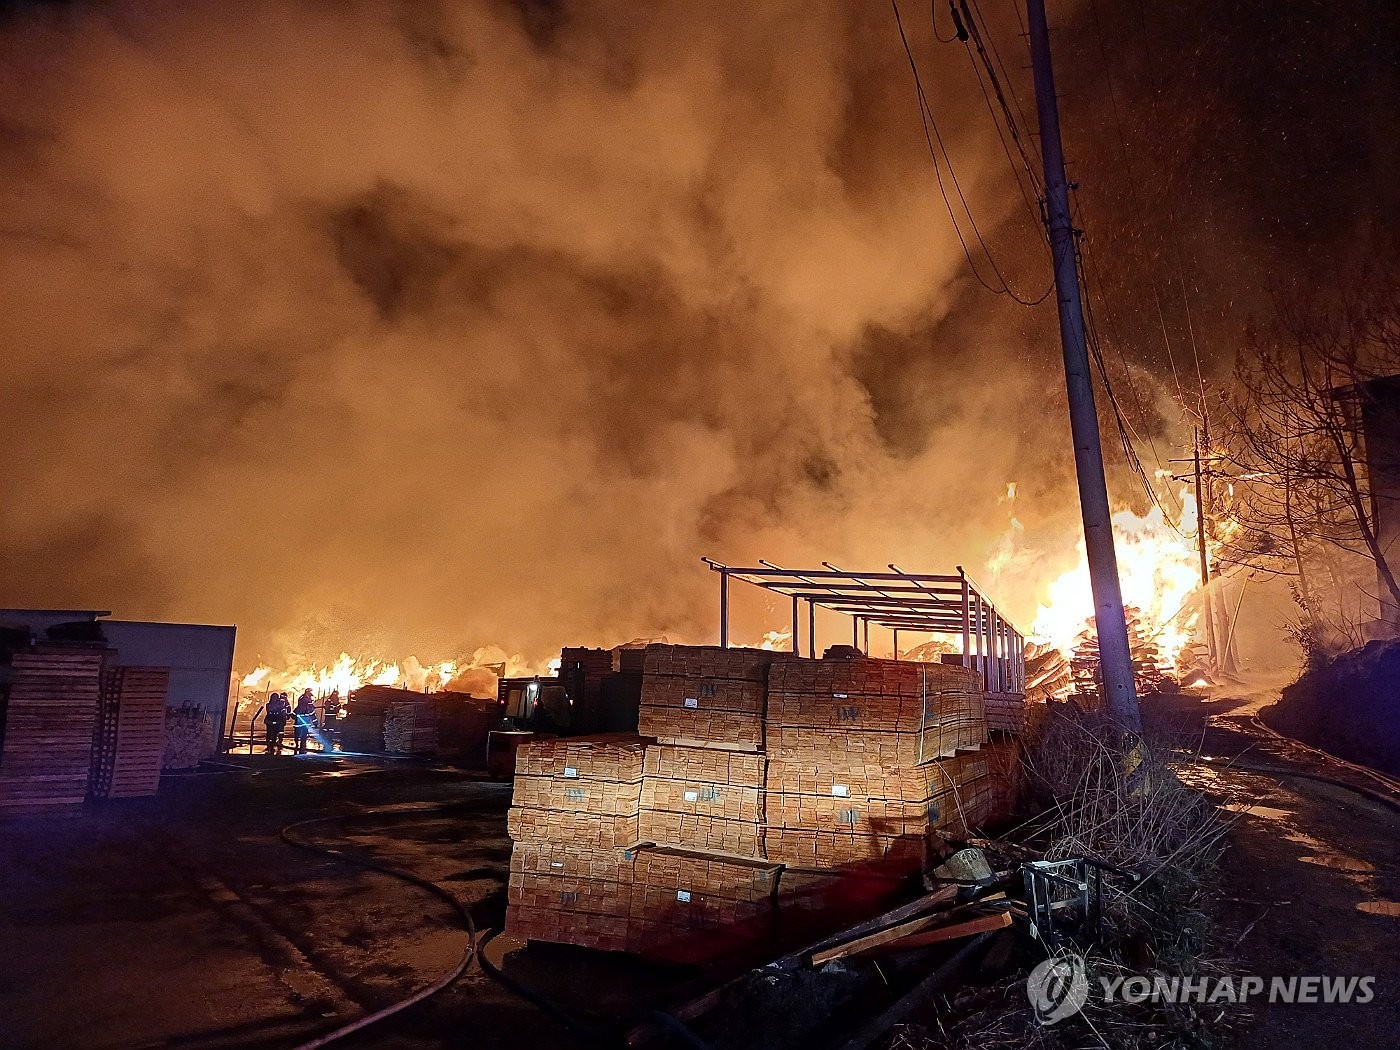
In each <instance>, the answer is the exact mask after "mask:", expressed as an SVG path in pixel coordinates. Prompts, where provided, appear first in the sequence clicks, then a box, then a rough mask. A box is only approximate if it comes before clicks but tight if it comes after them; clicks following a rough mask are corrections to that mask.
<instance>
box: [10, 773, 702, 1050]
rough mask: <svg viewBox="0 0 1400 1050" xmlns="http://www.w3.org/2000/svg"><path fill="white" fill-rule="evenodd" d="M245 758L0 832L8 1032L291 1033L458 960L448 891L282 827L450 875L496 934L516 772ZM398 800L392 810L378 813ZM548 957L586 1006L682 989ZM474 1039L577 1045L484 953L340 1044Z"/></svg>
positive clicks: (568, 993) (650, 971)
mask: <svg viewBox="0 0 1400 1050" xmlns="http://www.w3.org/2000/svg"><path fill="white" fill-rule="evenodd" d="M233 761H234V762H236V763H237V765H238V766H241V767H244V768H228V767H224V768H222V769H219V770H218V771H214V770H213V769H212V768H211V769H209V770H208V771H207V772H204V773H200V774H194V775H189V776H183V777H167V778H165V780H164V781H163V783H162V788H161V793H160V795H159V796H158V797H156V798H151V799H132V800H123V801H112V802H109V803H107V804H104V805H102V806H100V807H94V808H92V809H91V810H90V812H88V813H87V814H85V815H84V816H82V817H79V818H76V819H68V820H27V821H12V822H9V823H7V824H5V825H4V826H3V827H0V901H3V904H0V946H3V953H0V1047H4V1048H5V1050H20V1048H24V1050H31V1048H32V1050H87V1048H92V1050H109V1048H110V1050H118V1048H121V1050H128V1048H137V1047H157V1046H160V1047H180V1048H191V1050H204V1048H211V1050H212V1048H235V1047H260V1048H261V1047H268V1048H278V1047H290V1046H295V1045H298V1044H299V1043H301V1042H303V1041H305V1040H306V1039H308V1038H310V1037H312V1036H313V1035H316V1034H319V1033H320V1032H323V1031H326V1030H329V1029H330V1028H333V1027H336V1026H338V1024H341V1023H344V1022H347V1021H350V1020H353V1019H355V1018H357V1017H359V1016H361V1015H363V1014H365V1013H366V1012H369V1011H372V1010H376V1009H379V1008H381V1007H384V1006H386V1005H389V1004H391V1003H394V1002H397V1001H399V1000H401V999H402V998H404V997H406V996H407V995H409V994H411V993H412V992H414V991H417V990H418V989H420V988H422V987H424V986H426V985H428V984H430V983H431V982H432V981H434V980H436V979H437V978H438V977H439V976H441V975H442V974H443V973H445V972H447V971H449V970H450V969H451V968H452V967H453V966H454V965H455V964H456V963H457V962H458V961H459V960H460V958H461V957H462V953H463V950H464V948H465V947H466V944H467V936H466V934H465V933H463V932H462V931H461V929H460V923H459V921H458V920H457V918H456V917H455V916H454V915H453V913H452V911H451V909H449V908H448V907H447V906H446V905H445V904H444V903H442V902H441V901H439V900H437V899H436V898H434V897H433V896H431V895H430V894H428V893H426V892H425V891H423V890H421V889H418V888H416V887H413V886H411V885H407V884H405V883H403V882H401V881H398V880H396V879H393V878H390V877H388V876H386V875H382V874H379V873H376V872H366V871H364V870H363V869H360V868H357V867H356V866H354V865H351V864H348V863H345V862H343V861H338V860H334V859H330V858H326V857H323V856H319V855H316V854H313V853H309V852H306V851H303V850H300V849H295V848H293V847H291V846H289V845H287V844H286V843H285V842H283V841H282V840H281V839H280V838H279V835H278V832H279V831H280V829H282V828H283V827H284V826H286V825H288V824H291V823H293V822H296V821H302V820H308V819H311V818H321V817H332V818H335V819H331V820H327V821H324V822H322V823H318V824H315V825H311V826H308V827H306V828H304V829H302V833H303V834H304V835H305V836H306V837H309V838H312V839H315V840H318V841H322V842H324V843H325V844H327V845H331V846H333V847H336V848H342V849H345V848H348V849H351V850H355V851H361V852H366V853H369V854H372V855H374V856H376V857H379V858H380V859H383V860H386V861H388V862H390V863H393V864H396V865H400V866H402V867H405V868H407V869H409V870H412V871H414V872H416V873H418V874H420V875H423V876H426V877H427V878H429V879H432V880H434V881H439V882H441V883H442V884H444V885H445V886H447V887H450V888H451V889H452V891H453V892H454V893H455V894H456V895H457V896H458V898H459V899H460V900H461V901H462V902H463V903H464V904H465V905H467V907H468V908H469V909H470V911H471V913H472V916H473V919H474V920H475V922H476V924H477V925H478V927H479V928H480V930H481V931H482V933H483V934H485V933H486V932H487V931H490V930H493V929H499V928H500V925H501V919H502V917H503V915H504V911H505V888H506V876H507V866H508V863H509V859H510V842H509V840H508V839H507V837H506V832H505V813H506V809H507V806H508V805H509V799H510V788H509V785H504V784H495V783H490V782H486V781H482V780H480V779H478V778H477V777H476V775H474V774H468V773H464V772H462V771H458V770H455V769H452V768H450V767H446V766H433V765H428V764H422V763H411V762H393V761H373V760H370V761H365V760H348V759H335V758H319V757H310V758H301V759H298V758H293V757H290V756H285V757H276V758H263V757H261V756H259V757H253V758H249V757H247V756H239V757H238V758H237V759H235V760H233ZM386 805H387V806H399V807H400V810H399V811H397V812H392V813H368V812H366V811H368V810H370V809H373V808H378V807H383V806H386ZM442 806H445V807H446V808H441V807H442ZM544 956H545V960H544V961H545V964H546V967H545V971H544V972H542V973H539V974H536V975H533V976H534V979H537V980H541V981H549V982H550V983H551V986H552V987H553V988H554V990H555V994H557V995H559V996H560V997H561V999H563V1000H564V1001H565V1002H571V1003H572V1004H573V1005H575V1006H577V1008H578V1009H579V1010H580V1011H583V1010H585V1009H589V1008H591V1009H594V1010H603V1011H606V1010H607V1008H608V1007H609V1005H610V999H609V995H610V994H613V990H620V991H618V992H617V994H619V995H621V996H623V997H624V998H626V999H627V1005H628V1006H629V1007H630V1006H632V1005H634V1000H635V998H636V997H637V995H638V993H639V992H641V993H645V992H647V991H649V990H650V989H651V988H652V987H653V986H655V987H659V988H662V989H667V990H668V989H670V988H673V987H675V985H676V978H675V977H674V976H673V975H670V974H666V973H664V972H658V971H656V970H655V968H646V971H645V972H644V973H642V974H638V973H636V972H629V970H632V971H635V970H637V969H639V968H638V967H636V966H632V967H630V968H629V966H627V965H626V963H625V962H624V961H617V960H614V961H611V962H609V963H606V964H603V965H599V966H595V967H594V968H593V969H594V971H595V972H594V973H593V974H588V972H587V969H586V968H581V967H579V966H577V965H576V962H577V960H569V959H565V960H563V965H558V966H554V967H553V968H552V969H551V968H550V966H549V963H550V961H551V960H550V959H549V956H548V953H544ZM538 965H539V963H538V960H537V961H536V966H537V968H538ZM610 969H615V970H616V971H617V972H610ZM561 972H562V973H563V974H565V977H564V978H563V979H561V978H560V977H559V976H558V974H559V973H561ZM571 974H576V975H580V976H583V975H587V976H588V978H589V979H588V980H587V981H584V980H580V979H577V978H572V977H570V975H571ZM468 1036H469V1037H470V1039H469V1041H470V1044H471V1045H473V1046H478V1047H496V1046H500V1047H506V1046H510V1047H518V1046H520V1045H521V1041H522V1039H524V1040H526V1043H527V1045H531V1044H534V1043H536V1042H538V1043H540V1044H544V1043H548V1044H549V1045H553V1046H570V1045H575V1043H576V1040H574V1039H572V1038H571V1037H570V1036H569V1035H568V1033H567V1032H565V1031H564V1030H563V1029H561V1028H560V1026H559V1024H558V1023H556V1022H555V1021H554V1020H553V1019H552V1018H551V1017H549V1016H548V1015H547V1014H545V1013H543V1012H542V1011H540V1010H539V1009H537V1008H536V1007H534V1006H532V1005H531V1004H529V1003H527V1002H526V1001H524V1000H523V999H520V998H519V997H517V996H516V995H514V994H512V993H511V992H510V991H509V990H507V989H506V988H504V987H502V986H501V985H500V984H498V983H496V982H495V981H493V980H491V979H489V978H488V977H487V976H486V975H485V974H483V973H482V972H481V970H480V969H479V968H477V967H475V966H473V967H472V968H471V970H470V971H469V972H468V973H467V974H466V975H465V976H464V977H463V978H462V979H461V980H460V981H458V982H457V983H456V984H455V985H453V986H452V987H450V988H449V989H447V990H446V991H445V992H444V993H443V994H442V995H441V996H439V997H438V998H435V999H433V1000H431V1001H430V1002H428V1003H425V1004H423V1005H422V1006H421V1007H416V1008H414V1009H413V1010H410V1011H407V1012H406V1013H405V1014H403V1015H401V1016H400V1017H399V1018H396V1019H395V1021H394V1022H393V1023H392V1024H390V1025H387V1026H385V1027H384V1028H379V1029H370V1030H369V1031H368V1032H367V1033H366V1034H365V1035H364V1036H361V1037H356V1038H353V1039H351V1040H348V1041H347V1042H345V1043H343V1044H340V1045H344V1046H350V1047H371V1046H373V1047H426V1046H437V1045H441V1044H443V1043H455V1042H460V1041H465V1040H467V1037H468Z"/></svg>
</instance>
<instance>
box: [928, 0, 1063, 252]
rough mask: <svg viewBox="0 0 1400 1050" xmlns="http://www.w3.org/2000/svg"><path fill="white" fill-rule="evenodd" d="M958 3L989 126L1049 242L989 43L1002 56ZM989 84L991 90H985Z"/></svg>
mask: <svg viewBox="0 0 1400 1050" xmlns="http://www.w3.org/2000/svg"><path fill="white" fill-rule="evenodd" d="M957 2H958V3H960V4H961V5H962V12H963V15H962V18H961V19H959V20H958V24H959V25H962V26H965V27H966V28H965V31H964V34H963V36H962V40H963V49H964V50H965V51H966V52H967V57H968V61H969V62H970V63H971V65H972V72H973V74H974V75H975V76H976V77H977V86H978V88H979V89H981V92H982V99H983V101H984V102H985V103H986V104H987V111H988V113H990V114H991V117H992V125H993V126H994V127H995V128H996V131H997V138H998V139H999V140H1000V141H1001V148H1002V151H1003V152H1004V153H1005V154H1006V159H1007V161H1008V162H1009V163H1010V165H1011V174H1012V176H1013V177H1014V178H1015V179H1016V188H1017V189H1018V190H1020V192H1021V198H1022V199H1023V200H1024V201H1025V203H1026V208H1027V210H1028V211H1029V212H1030V213H1031V221H1032V223H1033V224H1034V226H1035V228H1036V230H1037V232H1038V233H1039V234H1040V236H1041V238H1042V239H1044V240H1045V242H1046V244H1047V245H1048V244H1049V236H1048V234H1047V233H1046V232H1045V226H1044V217H1043V216H1042V215H1041V213H1040V210H1039V208H1038V207H1037V205H1036V204H1033V203H1032V202H1031V198H1032V196H1034V197H1035V198H1036V199H1037V200H1039V198H1040V197H1041V196H1042V194H1043V191H1042V189H1041V185H1040V179H1039V177H1038V176H1037V175H1036V173H1035V166H1034V165H1033V164H1032V163H1031V159H1030V157H1029V156H1028V155H1027V154H1026V146H1025V142H1024V140H1023V138H1022V132H1021V128H1020V123H1018V121H1017V119H1016V116H1015V115H1014V114H1013V113H1012V112H1011V106H1010V105H1009V104H1008V103H1007V101H1006V92H1005V91H1004V90H1003V89H1002V85H1001V80H1000V78H998V77H997V71H996V67H995V66H994V65H993V61H992V59H991V58H990V57H989V56H988V53H987V49H988V46H990V48H991V50H992V53H993V54H994V55H996V64H997V65H1000V64H1001V56H1000V55H999V54H997V53H996V42H995V41H994V40H991V38H990V35H984V30H985V23H984V24H983V25H982V26H981V27H979V25H978V18H977V17H974V16H973V12H972V11H971V10H970V9H969V8H968V6H967V4H966V2H965V0H957ZM952 5H953V0H949V8H950V9H951V10H952V11H953V15H954V18H958V15H957V10H958V9H957V8H955V7H953V6H952ZM980 14H981V12H980V11H979V12H978V17H980ZM969 39H970V40H971V44H969V43H968V40H969ZM974 48H975V50H974ZM984 70H985V78H984ZM1004 73H1005V67H1003V74H1004ZM1007 79H1008V86H1009V87H1010V88H1011V90H1012V94H1013V97H1014V95H1015V87H1014V85H1011V84H1010V79H1009V77H1008V78H1007ZM988 84H990V86H991V92H990V93H989V92H988ZM993 94H994V95H995V96H996V100H997V106H993V104H992V95H993ZM997 107H1000V111H1001V118H1000V119H998V117H997ZM1017 108H1018V110H1019V101H1018V103H1017ZM1024 120H1025V117H1024V115H1023V116H1022V118H1021V122H1024ZM1003 123H1005V125H1006V131H1007V133H1009V134H1010V136H1011V143H1008V142H1007V141H1006V134H1003V132H1002V124H1003ZM1012 144H1014V145H1015V147H1016V154H1017V156H1019V158H1020V164H1019V165H1018V164H1017V162H1016V157H1013V156H1012V155H1011V145H1012ZM1022 171H1024V172H1025V173H1026V175H1027V176H1029V181H1030V187H1031V188H1030V192H1029V193H1028V192H1027V191H1026V189H1025V187H1024V186H1023V185H1022V183H1021V172H1022Z"/></svg>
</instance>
